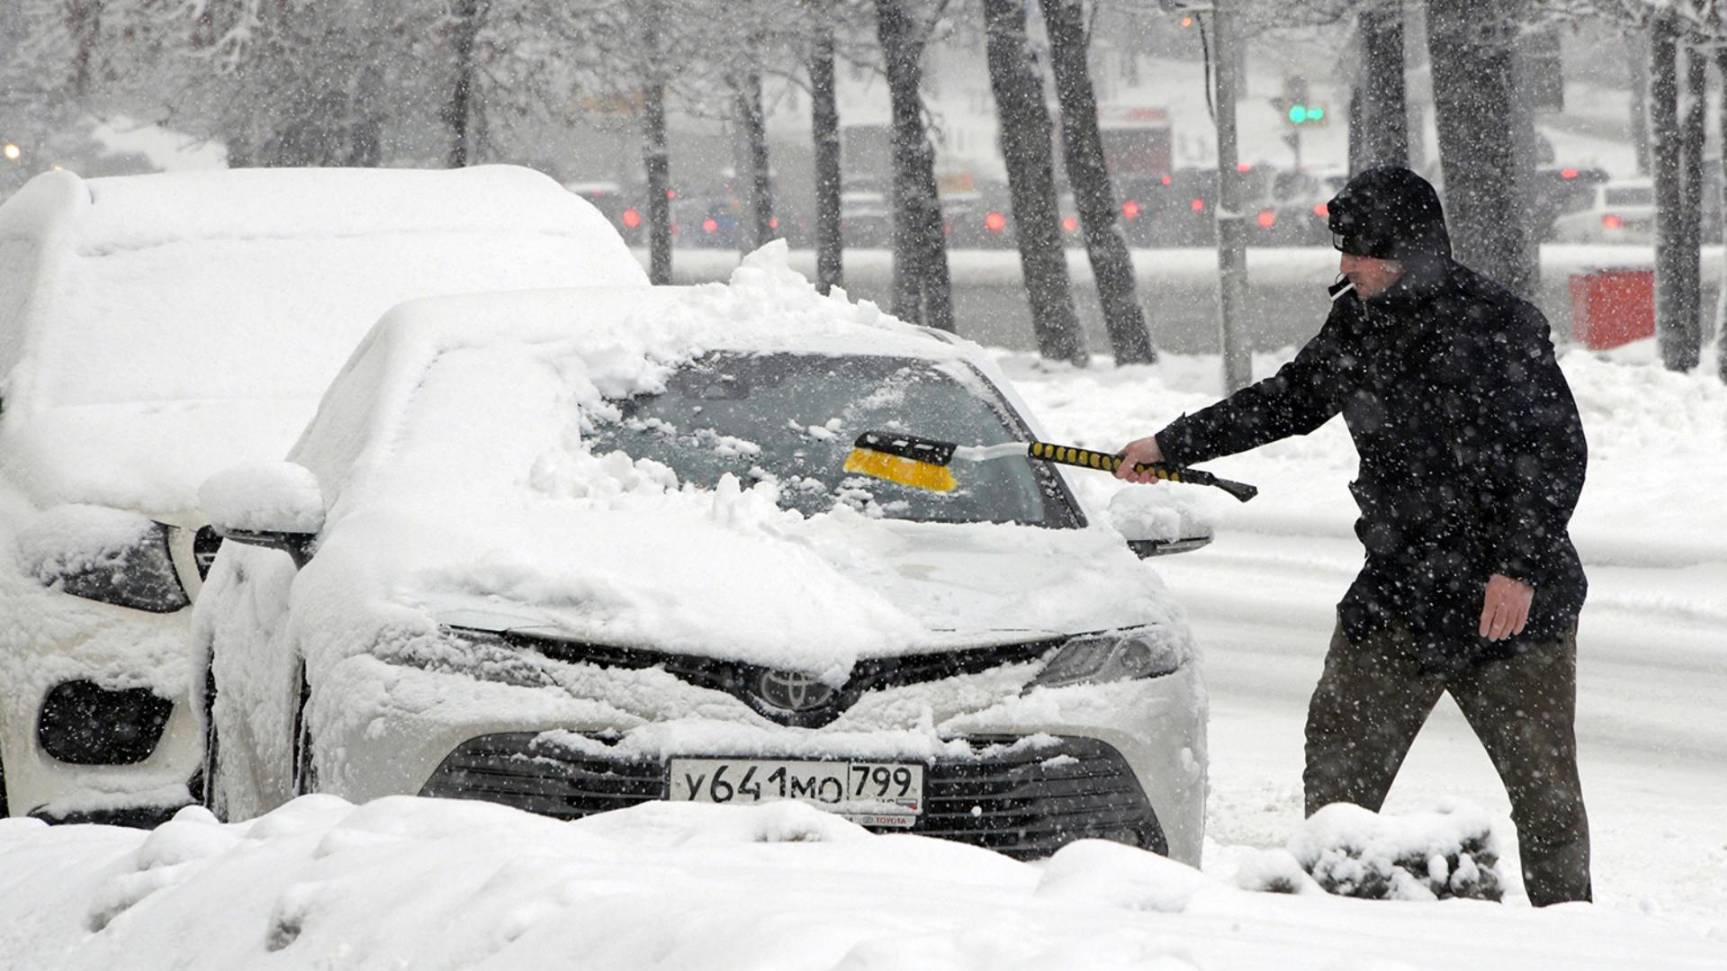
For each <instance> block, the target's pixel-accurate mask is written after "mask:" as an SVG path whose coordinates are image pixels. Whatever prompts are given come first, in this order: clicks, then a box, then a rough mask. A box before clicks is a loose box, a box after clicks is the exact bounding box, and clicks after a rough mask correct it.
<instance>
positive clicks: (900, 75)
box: [875, 0, 953, 330]
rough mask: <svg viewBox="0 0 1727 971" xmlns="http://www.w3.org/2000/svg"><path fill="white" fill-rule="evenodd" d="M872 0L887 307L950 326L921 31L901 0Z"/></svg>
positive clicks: (949, 289) (949, 291) (911, 317)
mask: <svg viewBox="0 0 1727 971" xmlns="http://www.w3.org/2000/svg"><path fill="white" fill-rule="evenodd" d="M875 6H876V35H877V37H878V39H879V40H880V42H881V49H882V57H883V59H884V60H885V61H886V65H887V84H888V100H889V101H890V103H891V105H892V113H893V159H894V192H893V196H894V224H893V250H894V261H893V278H894V284H893V290H894V303H893V312H894V314H895V315H897V316H899V317H901V318H903V319H906V320H910V321H915V322H921V323H924V324H927V325H929V326H931V327H937V328H940V329H942V330H953V292H952V286H951V283H950V281H949V278H948V266H947V241H946V239H944V238H943V235H942V222H941V202H940V200H939V199H938V198H937V196H936V188H935V148H934V146H932V145H931V144H930V141H929V132H928V131H927V130H926V129H925V127H924V120H923V98H922V95H921V93H920V91H921V88H922V85H923V66H922V60H923V48H924V43H925V41H926V40H927V35H926V33H925V32H924V31H922V30H920V25H919V24H918V23H917V20H916V18H915V17H914V16H913V15H912V14H910V13H908V8H907V0H875ZM913 9H916V8H915V7H914V8H913Z"/></svg>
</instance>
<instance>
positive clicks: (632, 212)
mask: <svg viewBox="0 0 1727 971" xmlns="http://www.w3.org/2000/svg"><path fill="white" fill-rule="evenodd" d="M618 221H619V222H621V223H623V224H624V228H625V229H635V228H636V227H637V226H640V225H641V224H642V214H641V213H639V212H637V211H636V209H635V207H634V206H631V207H630V208H628V209H625V210H624V214H623V215H621V216H619V217H618Z"/></svg>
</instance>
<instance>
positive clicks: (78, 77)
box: [66, 0, 102, 101]
mask: <svg viewBox="0 0 1727 971" xmlns="http://www.w3.org/2000/svg"><path fill="white" fill-rule="evenodd" d="M66 30H67V33H69V34H71V35H72V44H73V46H72V94H73V96H74V97H76V98H77V99H78V100H79V101H83V100H84V99H85V98H86V97H88V96H89V94H90V82H91V78H92V76H93V74H94V64H95V60H96V46H97V44H98V43H99V42H100V41H101V38H102V0H67V2H66Z"/></svg>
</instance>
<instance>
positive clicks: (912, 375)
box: [590, 353, 1078, 526]
mask: <svg viewBox="0 0 1727 971" xmlns="http://www.w3.org/2000/svg"><path fill="white" fill-rule="evenodd" d="M618 404H619V406H620V407H619V412H620V417H619V418H618V419H617V420H598V421H596V422H595V427H594V428H593V430H592V432H591V436H590V440H591V444H592V448H593V451H594V452H595V453H603V452H609V451H622V452H624V453H626V454H628V455H630V456H632V457H633V458H637V459H652V460H654V461H657V462H661V463H664V464H665V465H667V466H669V467H671V469H672V470H673V471H675V472H676V473H677V474H678V477H679V479H681V480H683V481H686V482H695V483H697V484H700V485H703V486H712V485H714V484H715V483H717V482H718V481H719V479H720V476H722V475H723V474H725V473H727V472H730V473H733V474H734V475H737V476H738V477H739V478H740V479H743V480H744V481H746V482H747V481H750V480H751V479H762V478H766V477H769V476H772V477H773V478H775V479H777V480H778V482H779V485H780V504H781V505H782V506H785V507H786V508H789V509H796V510H797V511H799V512H802V513H805V514H806V515H807V514H814V513H820V512H826V511H828V510H831V509H833V508H834V507H835V506H836V505H840V504H844V505H849V506H851V507H853V508H855V509H859V510H861V511H863V512H865V513H866V514H868V515H881V516H883V517H886V518H891V519H906V520H913V521H918V522H944V523H977V522H993V523H1027V524H1032V525H1041V526H1074V525H1077V524H1078V517H1077V513H1076V512H1075V510H1074V509H1073V507H1072V505H1071V504H1070V500H1069V499H1068V497H1067V494H1066V492H1065V490H1064V489H1063V488H1062V487H1061V486H1060V484H1059V481H1058V480H1057V479H1056V477H1055V476H1054V475H1052V474H1050V472H1049V471H1048V469H1046V468H1037V467H1034V466H1033V464H1032V462H1031V460H1030V459H1024V458H1017V457H1015V458H1006V459H997V460H994V461H989V462H978V463H965V462H956V466H955V468H954V477H955V478H956V479H957V480H958V482H959V485H958V487H957V488H955V489H954V490H953V491H951V492H946V493H941V492H930V491H925V490H921V489H913V488H909V487H906V486H901V485H898V484H896V483H892V482H886V481H883V480H880V479H874V478H869V477H866V476H861V475H854V474H851V473H847V472H845V471H844V465H845V460H846V455H847V454H848V453H849V452H850V451H851V447H852V442H853V441H854V440H856V438H857V436H858V435H859V434H861V433H863V432H865V431H870V430H874V429H880V430H889V431H904V432H910V433H913V434H917V435H921V436H924V437H927V438H935V439H940V440H943V441H950V442H957V443H959V444H961V445H989V444H995V443H998V442H1009V441H1024V440H1027V439H1029V438H1030V435H1029V433H1028V432H1027V431H1026V430H1025V429H1024V428H1023V426H1022V425H1021V423H1020V421H1019V419H1018V417H1017V416H1015V415H1014V414H1013V412H1012V411H1011V410H1010V409H1009V407H1008V405H1007V403H1006V402H1004V401H1003V400H1002V399H1001V397H1000V395H999V394H998V393H997V392H996V390H995V389H994V388H993V387H992V386H990V384H989V383H988V382H987V381H985V380H984V379H983V377H982V376H981V375H979V374H978V373H977V372H975V371H973V370H971V369H970V368H969V367H967V366H966V365H964V364H960V363H957V362H955V363H938V362H931V361H923V360H918V359H915V358H896V357H879V356H865V355H845V356H831V355H809V354H788V353H775V354H759V355H742V354H708V355H704V356H702V357H700V358H697V359H696V360H695V361H693V362H691V363H690V364H688V365H685V366H684V367H682V368H679V369H678V370H677V371H675V372H673V374H672V375H671V377H670V378H669V379H668V380H667V382H666V390H665V393H663V394H654V395H640V396H637V397H634V398H629V399H625V400H623V401H620V402H618Z"/></svg>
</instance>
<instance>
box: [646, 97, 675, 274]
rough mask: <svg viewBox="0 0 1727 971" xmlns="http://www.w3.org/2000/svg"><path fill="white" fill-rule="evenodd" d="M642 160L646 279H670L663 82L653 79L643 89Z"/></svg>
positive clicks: (668, 157)
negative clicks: (645, 185) (645, 193)
mask: <svg viewBox="0 0 1727 971" xmlns="http://www.w3.org/2000/svg"><path fill="white" fill-rule="evenodd" d="M643 94H644V98H643V105H642V162H643V165H644V167H645V168H646V170H647V176H648V198H647V204H648V279H649V280H650V281H652V282H653V283H656V284H661V285H663V284H667V283H670V282H672V199H671V189H672V162H671V151H670V149H669V148H668V146H667V145H666V85H665V82H664V81H661V80H659V79H657V78H656V79H654V80H653V81H650V82H648V84H647V85H646V86H645V87H644V89H643Z"/></svg>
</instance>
